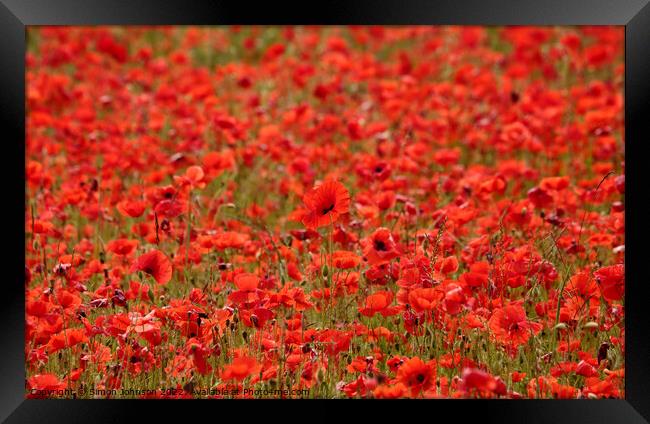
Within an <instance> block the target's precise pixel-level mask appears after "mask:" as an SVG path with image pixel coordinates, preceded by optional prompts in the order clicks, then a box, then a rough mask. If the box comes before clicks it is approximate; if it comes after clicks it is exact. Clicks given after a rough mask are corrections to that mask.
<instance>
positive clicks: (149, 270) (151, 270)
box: [142, 266, 153, 274]
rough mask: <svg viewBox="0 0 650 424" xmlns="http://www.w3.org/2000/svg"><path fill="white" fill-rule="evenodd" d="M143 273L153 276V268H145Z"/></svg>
mask: <svg viewBox="0 0 650 424" xmlns="http://www.w3.org/2000/svg"><path fill="white" fill-rule="evenodd" d="M142 271H144V272H145V273H147V274H153V268H151V267H149V266H148V267H146V268H144V269H143V270H142Z"/></svg>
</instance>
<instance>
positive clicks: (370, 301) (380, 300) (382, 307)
mask: <svg viewBox="0 0 650 424" xmlns="http://www.w3.org/2000/svg"><path fill="white" fill-rule="evenodd" d="M392 301H393V294H392V293H391V292H389V291H381V292H377V293H373V294H371V295H370V296H368V297H367V298H366V306H365V308H362V309H360V310H359V312H360V313H361V315H365V316H367V317H371V316H373V315H375V314H377V313H380V314H382V315H383V316H385V317H387V316H391V315H395V314H396V313H397V312H398V310H399V309H398V308H397V307H391V306H390V304H391V302H392Z"/></svg>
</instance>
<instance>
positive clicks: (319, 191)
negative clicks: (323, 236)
mask: <svg viewBox="0 0 650 424" xmlns="http://www.w3.org/2000/svg"><path fill="white" fill-rule="evenodd" d="M302 200H303V202H304V204H305V207H306V209H307V212H306V213H305V214H304V215H303V217H302V223H303V224H304V225H305V227H307V228H310V229H316V228H319V227H323V226H325V225H329V224H330V223H333V222H336V220H337V219H338V218H339V216H341V215H343V214H345V213H348V210H349V209H350V193H349V192H348V190H347V189H346V188H345V186H344V185H343V184H341V183H339V182H338V181H331V180H330V181H325V182H324V183H323V184H321V185H319V186H317V187H315V188H313V189H312V190H310V191H309V192H308V193H307V194H305V196H304V197H303V199H302Z"/></svg>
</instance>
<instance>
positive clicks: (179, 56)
mask: <svg viewBox="0 0 650 424" xmlns="http://www.w3.org/2000/svg"><path fill="white" fill-rule="evenodd" d="M28 35H29V43H28V45H29V50H28V53H27V57H26V62H27V76H26V78H27V96H26V99H27V104H26V110H27V117H26V119H27V150H26V175H27V181H26V194H27V204H26V207H25V232H26V242H27V243H26V252H25V253H26V263H25V297H26V316H25V320H26V332H25V358H26V372H27V394H28V396H31V397H41V396H52V397H54V396H57V395H56V393H58V392H63V393H67V394H66V395H69V393H71V392H70V391H68V390H65V389H70V390H71V391H72V392H74V391H75V390H76V391H77V393H85V394H84V395H83V396H82V397H89V396H91V393H105V395H101V396H100V395H98V396H99V397H114V396H115V395H113V394H111V393H115V392H113V390H118V392H116V393H120V392H119V389H124V388H137V389H141V390H147V393H146V394H142V395H133V396H137V397H156V398H159V397H175V398H190V397H252V396H257V395H252V394H250V393H269V395H268V396H275V395H274V394H273V393H280V395H278V396H286V397H294V396H301V397H323V398H332V397H363V398H398V397H414V398H466V397H478V398H515V399H516V398H610V397H611V398H622V397H624V395H625V392H624V384H625V375H624V365H625V361H624V358H625V304H624V293H625V283H624V281H625V265H624V261H623V258H624V250H625V238H624V234H625V215H624V210H625V206H624V202H625V198H624V193H625V157H624V141H623V135H624V134H623V127H624V125H623V113H622V110H623V97H622V96H623V74H624V68H623V61H622V52H623V29H622V28H621V27H580V28H573V27H564V28H559V27H558V28H556V27H505V28H498V27H490V28H480V27H379V26H374V27H341V28H339V27H328V28H316V27H308V28H302V27H283V28H276V27H272V28H260V27H232V28H218V29H217V28H194V27H188V28H173V27H129V28H112V27H110V28H109V27H83V28H75V27H39V28H30V29H29V31H28ZM90 388H93V389H95V391H94V392H92V391H90V390H89V389H90ZM81 389H84V391H83V392H82V390H81ZM169 389H174V390H173V391H170V390H169ZM245 389H249V390H245ZM102 390H103V391H102ZM287 393H289V394H287ZM124 396H126V397H131V396H130V395H124Z"/></svg>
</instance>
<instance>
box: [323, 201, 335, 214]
mask: <svg viewBox="0 0 650 424" xmlns="http://www.w3.org/2000/svg"><path fill="white" fill-rule="evenodd" d="M332 209H334V203H332V204H331V205H329V206H328V207H326V208H325V209H323V215H327V214H328V213H329V212H330V211H331V210H332Z"/></svg>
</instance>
